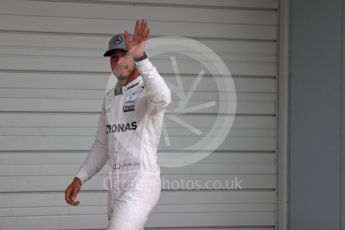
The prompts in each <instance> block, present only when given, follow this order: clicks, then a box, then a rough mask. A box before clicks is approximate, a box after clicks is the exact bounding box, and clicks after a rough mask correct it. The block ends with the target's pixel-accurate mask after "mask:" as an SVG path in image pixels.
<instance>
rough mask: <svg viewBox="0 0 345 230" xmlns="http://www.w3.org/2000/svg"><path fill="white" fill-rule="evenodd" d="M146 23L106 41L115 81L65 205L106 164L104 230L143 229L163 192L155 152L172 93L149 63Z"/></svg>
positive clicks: (74, 202) (106, 54)
mask: <svg viewBox="0 0 345 230" xmlns="http://www.w3.org/2000/svg"><path fill="white" fill-rule="evenodd" d="M148 37H149V26H148V23H147V22H146V21H145V20H138V21H137V22H136V26H135V31H134V35H133V36H132V35H129V34H128V32H127V31H125V33H124V34H117V35H115V36H113V37H112V38H111V40H110V41H109V46H108V51H107V52H106V53H105V54H104V56H110V63H111V68H112V71H113V73H114V75H115V76H116V78H117V83H116V86H115V87H114V88H113V89H112V90H109V91H108V92H107V93H106V94H105V97H104V100H103V103H102V113H101V115H100V118H99V123H98V130H97V134H96V137H95V142H94V144H93V146H92V148H91V149H90V151H89V153H88V155H87V157H86V159H85V161H84V162H83V163H82V165H81V167H80V168H79V170H78V172H77V174H76V176H75V177H74V180H73V182H72V183H71V184H70V185H69V186H68V187H67V189H66V190H65V199H66V202H67V203H69V204H71V205H78V204H79V201H77V200H76V197H77V194H78V193H79V191H80V187H81V185H82V184H84V183H85V182H86V181H88V180H89V179H90V178H91V177H93V176H94V175H95V174H96V173H97V172H99V171H100V170H101V169H102V168H103V166H104V165H105V164H106V163H107V162H108V163H109V165H110V166H111V171H110V173H109V178H107V179H108V182H109V183H108V185H107V186H109V187H108V188H107V189H109V190H108V219H109V222H108V226H107V230H141V229H144V224H145V222H146V221H147V219H148V216H149V214H150V212H151V211H152V209H153V208H154V206H155V205H156V204H157V202H158V199H159V197H160V191H161V178H160V167H159V165H158V164H157V148H158V144H159V140H160V135H161V130H162V122H163V117H164V113H165V110H166V107H167V106H168V104H169V103H170V101H171V93H170V90H169V88H168V86H167V85H166V83H165V81H164V79H163V78H162V77H161V76H160V74H159V73H158V71H157V70H156V68H155V67H154V66H153V65H152V63H151V62H150V60H149V59H148V57H147V55H146V53H145V51H144V48H145V42H146V41H147V39H148Z"/></svg>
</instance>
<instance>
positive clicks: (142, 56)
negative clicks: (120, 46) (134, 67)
mask: <svg viewBox="0 0 345 230" xmlns="http://www.w3.org/2000/svg"><path fill="white" fill-rule="evenodd" d="M146 58H147V54H146V52H144V53H143V55H141V56H140V57H135V58H133V59H134V61H135V62H139V61H142V60H144V59H146Z"/></svg>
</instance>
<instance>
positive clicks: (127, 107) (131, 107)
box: [123, 105, 135, 113]
mask: <svg viewBox="0 0 345 230" xmlns="http://www.w3.org/2000/svg"><path fill="white" fill-rule="evenodd" d="M131 111H135V107H134V105H125V106H123V112H125V113H126V112H131Z"/></svg>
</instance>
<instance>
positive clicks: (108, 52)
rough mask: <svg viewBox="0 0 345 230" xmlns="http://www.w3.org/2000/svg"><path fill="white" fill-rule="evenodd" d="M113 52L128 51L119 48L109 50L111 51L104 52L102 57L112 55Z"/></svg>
mask: <svg viewBox="0 0 345 230" xmlns="http://www.w3.org/2000/svg"><path fill="white" fill-rule="evenodd" d="M115 50H124V51H128V50H127V49H120V48H117V49H111V50H108V51H107V52H105V53H104V54H103V56H104V57H109V56H110V55H111V54H112V53H114V52H115Z"/></svg>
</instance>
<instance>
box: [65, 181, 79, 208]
mask: <svg viewBox="0 0 345 230" xmlns="http://www.w3.org/2000/svg"><path fill="white" fill-rule="evenodd" d="M80 188H81V181H80V179H79V178H78V177H74V179H73V181H72V183H71V184H70V185H69V186H68V187H67V188H66V190H65V200H66V202H67V203H69V204H70V205H73V206H76V205H78V204H79V203H80V202H79V201H77V200H76V199H77V195H78V193H79V191H80Z"/></svg>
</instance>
